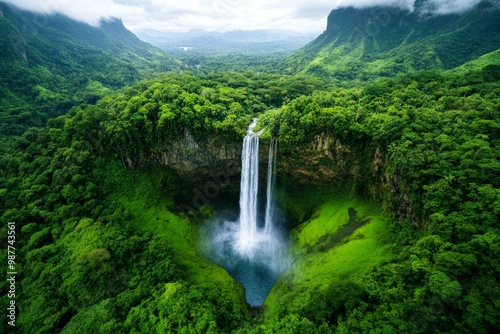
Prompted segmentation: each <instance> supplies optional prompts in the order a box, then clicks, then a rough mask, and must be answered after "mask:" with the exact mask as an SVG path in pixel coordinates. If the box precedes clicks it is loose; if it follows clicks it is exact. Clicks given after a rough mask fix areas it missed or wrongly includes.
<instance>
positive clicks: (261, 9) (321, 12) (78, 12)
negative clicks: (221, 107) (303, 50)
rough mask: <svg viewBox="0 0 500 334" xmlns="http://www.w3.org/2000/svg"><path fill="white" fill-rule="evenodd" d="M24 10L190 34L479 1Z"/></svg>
mask: <svg viewBox="0 0 500 334" xmlns="http://www.w3.org/2000/svg"><path fill="white" fill-rule="evenodd" d="M7 2H9V3H12V4H14V5H16V6H19V7H21V8H23V9H30V10H33V11H37V12H43V13H54V12H59V13H63V14H65V15H67V16H69V17H71V18H73V19H76V20H79V21H84V22H87V23H90V24H92V25H98V24H99V22H100V20H101V19H102V18H110V17H118V18H121V19H122V20H123V22H124V24H125V26H126V27H127V28H129V29H131V30H132V31H138V30H141V29H154V30H158V31H164V32H167V31H168V32H175V31H177V32H181V31H182V32H185V31H189V30H191V29H205V30H209V31H219V32H226V31H232V30H240V29H241V30H265V29H268V30H269V29H271V30H277V29H287V30H299V31H306V30H307V31H310V32H316V33H319V32H321V31H323V30H324V29H325V26H324V22H325V19H326V17H327V16H328V14H329V12H330V11H331V10H332V9H335V8H338V7H347V6H353V7H356V8H363V7H369V6H382V5H391V6H398V7H400V8H404V9H409V10H412V9H413V8H414V6H415V4H418V3H422V2H425V3H426V6H427V7H428V8H429V10H431V11H433V12H436V13H443V14H444V13H451V12H463V11H465V10H467V9H470V8H472V7H473V6H475V5H476V4H478V3H479V2H480V0H472V1H469V0H416V1H414V0H337V1H329V0H312V1H307V2H305V1H300V0H292V1H285V0H277V1H273V2H269V1H264V0H257V1H252V2H248V1H242V0H212V1H201V0H186V1H182V2H164V1H160V0H88V1H82V0H76V1H69V0H47V1H39V0H37V1H33V0H7Z"/></svg>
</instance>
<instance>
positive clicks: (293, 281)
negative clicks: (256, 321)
mask: <svg viewBox="0 0 500 334" xmlns="http://www.w3.org/2000/svg"><path fill="white" fill-rule="evenodd" d="M296 196H299V192H297V193H294V194H291V196H290V197H288V195H287V197H288V198H286V199H285V202H284V206H285V208H286V207H287V205H291V204H292V203H295V204H296V205H294V210H295V211H294V213H293V214H294V215H295V216H296V217H297V218H299V219H307V218H306V217H307V215H308V214H310V213H312V212H313V214H312V215H311V216H310V218H309V219H308V220H307V221H305V222H303V223H302V224H300V225H299V226H298V227H296V228H295V229H294V230H292V232H291V239H292V254H293V256H294V257H295V262H294V265H293V266H292V267H291V268H290V269H289V270H287V271H286V272H285V273H284V274H283V275H282V277H281V278H280V279H279V281H278V283H277V284H276V285H275V286H274V288H273V289H272V290H271V293H270V294H269V296H268V298H267V299H266V301H265V303H264V307H265V316H266V317H268V318H270V317H274V316H277V315H278V314H279V313H280V311H283V310H284V309H285V308H287V309H294V308H300V307H301V306H302V305H304V304H307V303H308V302H309V301H310V300H311V298H312V296H313V295H315V294H318V293H319V294H321V293H322V292H325V291H326V290H327V289H329V288H330V287H331V286H332V285H333V284H335V282H343V283H345V282H349V281H350V282H357V281H359V279H360V277H361V275H362V274H363V273H364V272H365V271H367V270H369V269H370V268H371V267H372V266H376V265H378V264H380V263H381V262H384V261H389V260H391V259H393V258H394V256H395V255H394V254H393V253H392V250H391V249H392V245H391V243H390V231H389V229H388V227H387V224H386V218H385V217H384V216H383V215H381V214H380V213H379V211H380V210H379V208H377V207H376V206H375V205H374V204H372V203H368V202H366V201H363V200H361V199H358V198H349V197H343V196H339V195H337V196H335V195H332V194H329V192H328V191H318V193H317V194H314V190H311V189H309V190H305V191H302V196H300V197H296ZM315 202H316V203H321V204H320V205H319V206H318V205H315V204H314V203H315ZM351 207H352V208H354V209H355V210H356V211H357V217H358V218H362V220H364V219H367V218H369V219H370V221H369V222H368V223H366V224H365V225H363V226H361V227H359V228H357V229H356V230H355V231H354V232H353V233H352V234H350V235H349V236H346V235H348V234H349V232H346V231H345V226H346V223H348V221H349V214H348V209H349V208H351ZM308 212H309V213H308ZM334 236H340V239H338V240H337V239H336V238H335V237H334ZM343 236H344V237H343Z"/></svg>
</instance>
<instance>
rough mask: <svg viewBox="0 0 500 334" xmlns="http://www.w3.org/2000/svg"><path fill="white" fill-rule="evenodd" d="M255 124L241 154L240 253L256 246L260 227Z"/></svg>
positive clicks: (244, 141)
mask: <svg viewBox="0 0 500 334" xmlns="http://www.w3.org/2000/svg"><path fill="white" fill-rule="evenodd" d="M255 124H257V120H254V121H253V122H252V124H250V126H249V128H248V131H247V135H246V136H245V139H244V140H243V151H242V153H241V184H240V185H241V189H240V237H239V239H240V240H239V243H238V245H237V247H238V250H239V251H240V252H245V251H248V250H249V249H250V248H251V247H253V246H254V245H255V241H256V240H255V236H256V233H257V225H258V221H257V195H258V190H259V136H258V135H256V134H255V133H253V128H254V126H255Z"/></svg>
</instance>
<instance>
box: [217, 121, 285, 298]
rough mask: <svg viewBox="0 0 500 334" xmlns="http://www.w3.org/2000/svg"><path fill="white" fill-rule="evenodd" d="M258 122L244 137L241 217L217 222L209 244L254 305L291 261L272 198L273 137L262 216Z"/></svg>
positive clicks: (255, 122)
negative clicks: (277, 221) (260, 215)
mask: <svg viewBox="0 0 500 334" xmlns="http://www.w3.org/2000/svg"><path fill="white" fill-rule="evenodd" d="M256 124H257V120H256V119H254V121H253V122H252V124H250V126H249V128H248V131H247V135H246V137H245V139H244V140H243V150H242V157H241V164H242V167H241V183H240V186H241V189H240V202H239V204H240V215H239V219H238V221H236V222H228V221H226V222H224V223H223V224H219V225H216V226H215V228H214V229H212V231H211V233H210V235H211V240H210V245H209V246H208V250H209V253H210V255H209V257H211V258H212V259H213V260H214V262H216V263H219V264H220V265H221V266H223V267H224V268H226V269H227V270H228V272H229V273H230V274H231V275H233V276H234V277H235V278H236V279H237V280H238V281H239V282H240V283H241V284H242V285H243V286H244V287H245V292H246V297H247V301H248V303H249V304H250V305H252V306H257V305H262V303H263V301H264V298H265V297H266V295H267V294H268V293H269V291H270V289H271V287H272V286H273V285H274V283H275V281H276V279H277V278H278V276H279V275H280V274H281V272H283V270H285V269H286V268H287V267H288V266H289V265H290V259H289V257H288V250H287V246H286V243H285V241H284V238H283V233H282V231H281V229H280V227H279V224H277V223H276V218H277V217H278V216H279V215H278V214H277V212H276V208H275V202H274V200H273V192H274V185H275V182H276V181H275V179H276V160H277V159H276V158H277V148H278V147H277V140H274V139H273V140H271V143H270V147H269V162H268V166H267V187H266V207H265V212H264V215H263V216H264V217H263V218H264V219H259V210H258V208H259V205H258V199H259V196H258V195H259V135H260V133H254V132H253V128H254V126H255V125H256ZM259 222H261V223H260V224H259Z"/></svg>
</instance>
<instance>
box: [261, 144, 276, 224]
mask: <svg viewBox="0 0 500 334" xmlns="http://www.w3.org/2000/svg"><path fill="white" fill-rule="evenodd" d="M277 152H278V140H277V139H271V143H270V145H269V161H268V163H267V191H266V218H265V220H264V222H265V225H264V233H266V234H269V233H271V231H272V230H273V214H274V207H273V205H274V202H273V191H274V184H275V183H276V155H277Z"/></svg>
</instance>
